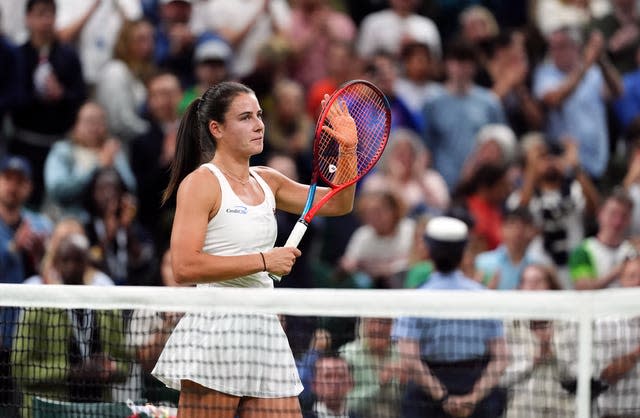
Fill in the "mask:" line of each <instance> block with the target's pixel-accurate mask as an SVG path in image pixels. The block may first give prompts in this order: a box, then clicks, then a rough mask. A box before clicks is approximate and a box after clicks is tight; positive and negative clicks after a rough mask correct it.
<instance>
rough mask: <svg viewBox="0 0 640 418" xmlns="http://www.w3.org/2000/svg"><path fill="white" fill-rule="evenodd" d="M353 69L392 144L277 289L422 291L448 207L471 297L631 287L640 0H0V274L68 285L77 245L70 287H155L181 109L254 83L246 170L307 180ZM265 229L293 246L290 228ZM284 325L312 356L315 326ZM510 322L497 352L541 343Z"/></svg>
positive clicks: (638, 179) (638, 200)
mask: <svg viewBox="0 0 640 418" xmlns="http://www.w3.org/2000/svg"><path fill="white" fill-rule="evenodd" d="M355 78H364V79H368V80H370V81H372V82H374V83H376V84H377V85H378V86H379V87H380V88H381V89H382V90H383V91H384V93H385V94H386V95H387V97H388V99H389V102H390V104H391V111H392V118H393V119H392V121H393V122H392V131H391V136H390V139H389V144H388V146H387V149H386V151H385V153H384V155H383V158H382V160H381V162H380V164H379V165H378V166H377V168H376V169H375V170H374V171H373V172H372V173H370V174H369V175H368V176H366V177H365V178H364V179H363V180H362V181H361V183H360V184H359V186H358V192H357V196H356V199H357V200H356V210H355V211H354V212H353V213H352V214H350V215H347V216H344V217H340V218H326V219H316V220H314V222H313V224H312V225H311V226H310V229H309V231H308V233H307V235H306V236H305V238H304V239H303V240H302V242H301V244H300V248H301V249H302V251H303V257H302V258H301V259H300V260H299V261H298V262H297V263H296V265H295V266H294V269H293V270H292V272H291V274H290V275H289V276H287V277H285V278H284V280H282V282H281V283H279V284H277V286H285V287H336V288H345V287H354V288H403V287H420V286H423V285H424V284H425V283H428V280H429V276H430V274H431V272H432V271H433V265H432V263H431V260H430V254H429V251H428V249H427V248H425V247H424V245H423V242H422V231H423V230H424V225H425V223H426V222H427V220H428V219H430V218H431V217H433V216H436V215H441V214H447V215H449V216H454V217H457V218H459V219H462V220H464V221H465V223H466V224H467V225H469V230H470V234H469V237H468V242H467V246H466V248H465V253H464V257H463V260H462V262H461V265H460V268H461V271H462V272H463V273H464V274H465V275H466V276H467V277H471V278H473V279H474V280H476V281H477V282H479V284H480V285H482V286H484V287H487V288H491V289H505V290H515V289H528V290H530V289H531V284H527V283H526V282H525V279H524V278H525V276H526V273H529V274H530V275H531V274H533V270H531V269H529V267H531V266H533V267H535V268H536V269H538V270H537V273H539V274H543V273H544V274H546V273H547V272H548V271H550V273H549V274H551V277H553V278H554V280H555V281H554V282H553V284H551V282H548V283H546V284H545V285H544V288H545V289H556V288H558V289H577V290H581V289H602V288H610V287H629V286H635V284H631V285H629V284H628V283H631V282H625V283H623V282H621V273H622V271H623V265H624V263H625V260H626V259H628V258H629V256H630V255H633V254H635V253H636V252H637V249H638V239H637V238H638V235H637V234H638V233H640V99H639V98H640V81H639V80H640V2H637V1H635V0H611V1H607V0H537V1H536V0H529V1H513V2H511V1H492V0H465V1H456V2H452V1H444V0H423V1H419V0H389V1H379V0H378V1H376V0H368V1H360V0H358V1H350V0H332V1H325V0H245V1H243V2H242V6H241V7H240V6H239V5H238V2H237V0H140V1H133V0H112V1H105V0H0V128H1V129H0V160H1V162H0V282H2V283H23V282H27V283H44V284H48V283H62V282H63V281H64V280H63V279H64V278H63V277H62V276H61V272H60V271H57V269H56V262H55V254H57V253H58V246H60V245H62V243H64V242H65V240H66V239H67V238H68V237H69V236H72V237H73V236H75V237H76V239H75V241H74V240H72V241H73V242H76V244H77V243H78V242H81V241H82V239H81V238H83V239H86V241H87V247H88V248H86V249H84V246H83V245H76V247H77V246H79V247H81V249H83V251H85V256H86V258H87V260H88V261H87V263H88V264H87V267H86V271H85V272H84V273H83V274H84V276H83V283H85V284H93V285H163V284H164V282H163V277H164V276H165V275H166V272H164V273H163V268H162V267H161V266H162V265H163V263H162V260H163V257H164V258H165V259H166V257H168V252H167V250H168V247H169V239H170V231H171V224H172V216H173V209H174V204H175V203H174V201H172V200H169V201H168V202H166V203H165V205H161V195H162V192H163V190H164V188H165V187H166V185H167V183H168V169H169V167H170V164H171V162H172V160H173V157H174V154H175V146H176V143H175V142H176V132H177V128H178V123H179V120H180V117H181V115H182V113H183V112H184V110H185V109H186V107H187V106H188V105H189V103H190V102H191V101H192V100H193V99H194V98H196V97H199V96H200V95H201V94H202V93H203V92H204V90H205V89H206V88H207V87H208V86H209V85H212V84H215V83H217V82H219V81H223V80H238V81H241V82H244V83H245V84H247V85H248V86H250V87H251V88H252V89H253V90H254V91H255V92H256V94H257V95H258V97H259V99H260V102H261V103H262V105H263V106H264V111H265V117H264V122H265V126H266V129H265V141H264V151H263V153H262V154H260V155H256V156H255V157H254V158H253V160H252V163H254V164H261V165H270V166H273V167H276V168H277V169H278V170H281V171H282V172H284V173H285V174H287V175H288V176H290V177H292V178H294V179H297V180H299V181H301V182H307V181H308V180H309V178H310V174H311V173H310V171H311V159H312V156H311V144H312V140H313V130H314V122H315V120H316V118H317V116H318V113H319V105H320V100H321V98H322V97H323V95H324V94H325V93H331V92H332V91H333V90H334V89H335V88H336V87H337V86H339V85H340V84H341V83H343V82H345V81H346V80H349V79H355ZM277 219H278V225H279V236H278V242H277V245H282V244H283V243H284V241H285V239H286V238H287V234H288V232H289V230H290V228H291V226H292V225H293V224H294V222H295V220H296V216H295V215H291V214H286V213H277ZM59 231H62V232H59ZM74 234H75V235H74ZM73 242H72V243H73ZM82 242H84V241H82ZM633 283H635V282H633ZM16 316H17V311H16V310H14V309H3V310H2V318H3V323H4V324H10V323H13V322H15V320H16ZM63 319H64V320H67V318H63ZM161 322H162V321H161ZM378 322H380V321H378ZM287 324H288V327H287V328H288V330H289V331H291V330H293V329H296V330H297V328H300V329H299V330H297V331H296V332H290V339H291V345H292V347H293V348H294V352H295V353H296V355H300V357H301V356H302V355H301V354H300V353H302V352H303V351H304V350H305V348H306V347H308V345H309V341H310V340H311V339H312V335H313V334H314V331H315V330H316V329H317V326H318V324H316V323H315V322H313V321H311V320H305V319H303V318H288V319H287ZM373 324H374V325H375V324H377V322H374V323H373ZM520 325H521V324H517V323H516V324H514V325H513V326H512V327H508V329H507V332H506V334H507V339H509V338H513V339H515V340H518V343H519V344H525V345H526V344H533V343H532V342H531V341H530V339H531V336H530V335H529V334H531V333H532V332H540V331H539V328H536V329H535V330H534V329H533V328H531V329H530V328H529V327H528V326H527V327H523V328H521V327H520ZM538 325H540V324H538ZM542 325H544V326H543V327H542V328H544V329H546V328H545V327H546V326H547V325H545V324H542ZM332 326H333V329H332ZM350 326H351V333H352V338H347V339H346V340H345V341H342V342H347V341H349V340H353V338H355V334H357V332H356V330H355V329H354V325H353V323H351V324H350ZM368 326H373V325H371V324H370V323H368V322H366V323H363V324H360V328H361V329H360V331H362V330H366V329H367V327H368ZM378 326H382V325H378ZM336 327H339V326H337V325H335V324H329V326H328V327H327V328H329V331H328V332H331V331H334V332H337V330H336V329H335V328H336ZM11 335H12V332H11V330H4V329H3V330H2V336H3V338H2V347H1V348H0V356H1V358H0V364H2V363H5V362H7V361H8V359H9V356H10V351H11V344H12V341H11V338H10V336H11ZM336 335H337V334H336ZM523 335H524V336H523ZM523 338H525V339H526V341H525V342H522V339H523ZM358 341H360V340H358V339H356V341H355V342H354V343H351V344H352V345H351V346H349V345H347V346H345V347H343V352H344V353H346V354H347V357H349V355H348V354H349V352H350V350H352V349H353V344H357V343H358ZM332 344H333V345H334V347H333V348H334V349H338V348H339V346H340V345H341V344H338V343H337V342H336V341H335V340H334V342H333V343H332ZM301 361H302V360H301ZM354 361H355V360H354ZM327 364H329V362H328V361H327V363H326V364H325V365H323V367H325V366H326V365H327ZM339 366H340V364H337V365H334V366H332V367H339ZM547 366H548V367H551V366H549V365H548V364H547V363H545V367H547ZM326 367H328V366H326ZM547 372H548V370H547V369H544V370H542V371H540V372H536V373H540V374H541V375H543V374H544V373H547ZM119 377H122V376H119ZM350 379H351V378H350ZM359 379H360V377H359V375H358V372H357V371H356V372H355V379H354V380H353V379H351V380H349V382H348V384H347V386H348V387H352V386H353V385H354V382H355V385H356V387H357V385H358V381H359ZM315 385H316V387H318V388H320V387H321V386H322V385H321V383H318V382H316V383H315ZM556 389H557V388H553V390H556ZM550 390H551V389H550ZM345 399H346V400H345V402H346V404H352V403H353V402H354V401H353V399H348V398H345ZM511 402H513V403H516V404H517V403H518V402H520V400H517V399H514V400H512V401H511ZM365 406H366V405H365ZM325 407H326V405H325V406H323V408H325ZM356 409H358V408H356Z"/></svg>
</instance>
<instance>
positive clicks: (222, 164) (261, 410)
mask: <svg viewBox="0 0 640 418" xmlns="http://www.w3.org/2000/svg"><path fill="white" fill-rule="evenodd" d="M345 108H346V106H345V107H341V106H335V110H334V109H332V111H331V112H330V117H331V121H332V126H341V128H339V129H338V128H336V130H337V131H334V130H330V129H328V131H329V132H330V133H331V134H332V135H333V136H334V137H335V138H336V140H337V141H338V142H339V144H340V152H341V154H340V158H339V161H338V164H337V166H338V170H339V171H345V170H351V169H355V152H354V150H355V147H356V145H357V132H356V128H355V123H354V121H353V119H352V118H351V117H350V116H349V114H348V113H347V112H346V111H345V110H343V109H345ZM263 141H264V123H263V121H262V109H261V108H260V104H259V103H258V100H257V98H256V96H255V93H254V92H253V91H252V90H251V89H249V88H248V87H246V86H244V85H242V84H239V83H235V82H223V83H220V84H216V85H214V86H212V87H210V88H209V89H208V90H207V91H206V92H205V93H204V94H203V96H202V98H199V99H196V100H195V101H194V102H193V103H192V104H191V105H190V106H189V108H188V110H187V112H186V114H185V116H184V118H183V120H182V121H181V124H180V128H179V130H178V139H177V148H176V157H175V160H174V163H173V166H172V172H171V180H170V182H169V186H168V188H167V190H166V192H165V196H164V197H165V199H167V198H169V197H170V196H171V195H172V194H173V193H174V192H175V191H176V190H177V207H176V214H175V219H174V224H173V231H172V236H171V252H172V255H173V261H172V265H173V270H174V274H175V279H176V281H177V282H179V283H196V284H197V285H198V286H233V287H273V283H272V280H271V279H270V278H269V276H268V273H272V274H275V275H279V276H282V275H286V274H287V273H289V271H290V270H291V267H292V266H293V263H294V262H295V259H296V257H298V256H300V251H299V250H298V249H296V248H283V247H278V248H273V244H274V242H275V239H276V232H277V231H276V220H275V213H274V212H275V209H276V208H278V209H282V210H285V211H288V212H293V213H300V212H301V211H302V209H303V207H304V204H305V200H306V196H307V191H308V188H309V186H307V185H302V184H299V183H296V182H294V181H293V180H291V179H289V178H288V177H286V176H284V175H283V174H281V173H279V172H277V171H275V170H273V169H271V168H268V167H251V168H250V167H249V158H250V157H251V156H252V155H255V154H258V153H260V152H261V151H262V149H263ZM203 148H204V149H205V150H206V149H207V148H208V149H213V156H212V157H211V158H210V162H209V163H207V164H203V165H201V166H200V162H201V161H205V160H206V156H205V155H204V154H203V151H202V150H203ZM326 193H327V189H325V188H318V192H317V193H316V199H320V198H322V196H324V195H325V194H326ZM354 193H355V188H354V187H350V188H348V189H346V190H345V191H343V192H342V193H340V194H338V195H336V197H335V198H334V199H331V200H330V201H329V202H328V203H327V204H326V205H325V206H324V207H323V208H322V209H321V210H320V214H321V215H324V216H332V215H333V216H337V215H342V214H345V213H348V212H349V211H350V210H351V208H352V206H353V199H354ZM153 374H154V375H155V376H156V377H157V378H159V379H160V380H162V381H163V382H165V383H166V384H167V385H168V386H171V387H174V388H176V389H180V391H181V393H180V402H179V414H180V417H181V418H185V417H196V416H205V415H206V416H207V417H229V418H232V417H234V416H239V417H242V418H245V417H258V416H260V417H268V416H272V417H274V418H275V417H300V416H301V414H300V407H299V403H298V399H297V395H298V394H299V393H300V392H301V390H302V385H301V384H300V380H299V377H298V374H297V371H296V368H295V363H294V359H293V355H292V354H291V349H290V348H289V345H288V342H287V339H286V336H285V334H284V332H283V330H282V328H281V326H280V323H279V321H278V319H277V316H275V315H266V314H255V313H246V314H191V315H186V316H185V317H183V319H182V320H181V321H180V323H179V324H178V325H177V327H176V329H175V330H174V332H173V334H172V336H171V337H170V338H169V340H168V342H167V344H166V345H165V348H164V350H163V352H162V354H161V356H160V359H159V360H158V363H157V365H156V367H155V369H154V372H153ZM203 414H204V415H203Z"/></svg>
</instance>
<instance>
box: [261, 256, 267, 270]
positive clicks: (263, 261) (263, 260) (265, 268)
mask: <svg viewBox="0 0 640 418" xmlns="http://www.w3.org/2000/svg"><path fill="white" fill-rule="evenodd" d="M259 254H260V257H262V267H263V268H262V271H267V262H266V261H265V259H264V254H262V252H260V253H259Z"/></svg>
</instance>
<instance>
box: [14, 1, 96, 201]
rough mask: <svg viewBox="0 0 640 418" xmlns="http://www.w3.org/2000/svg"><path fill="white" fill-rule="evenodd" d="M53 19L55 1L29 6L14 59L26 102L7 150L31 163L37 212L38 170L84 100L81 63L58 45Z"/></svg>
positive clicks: (41, 187) (41, 185) (72, 52)
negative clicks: (26, 35)
mask: <svg viewBox="0 0 640 418" xmlns="http://www.w3.org/2000/svg"><path fill="white" fill-rule="evenodd" d="M55 18H56V4H55V1H54V0H29V1H28V2H27V8H26V23H27V27H28V29H29V39H28V40H27V42H26V43H24V44H23V45H22V46H20V48H18V57H17V62H19V63H22V64H23V67H22V72H23V73H22V74H21V75H20V82H21V83H22V85H21V86H20V87H19V88H20V89H21V91H22V92H23V93H24V97H23V101H21V102H19V103H16V105H15V107H14V108H13V113H12V122H13V125H14V127H15V132H14V138H13V141H12V142H10V143H9V147H8V149H9V152H11V153H13V154H17V155H23V156H24V157H25V158H27V159H28V160H29V162H30V163H31V167H32V169H33V174H32V182H33V192H32V194H31V198H30V205H31V206H32V207H34V208H39V206H40V203H41V201H42V198H43V194H44V180H43V172H42V168H43V167H44V161H45V159H46V158H47V154H49V150H50V149H51V146H52V145H53V143H54V142H56V141H57V140H59V139H60V137H62V135H64V134H66V133H67V130H69V129H70V128H71V126H72V125H73V121H74V119H75V117H76V112H77V111H78V108H79V107H80V105H81V104H82V103H83V102H84V99H85V97H86V92H85V85H84V82H83V77H82V68H81V66H80V60H79V59H78V55H77V53H76V52H75V50H73V49H72V48H70V47H68V46H66V45H64V44H62V43H60V42H59V41H58V40H57V39H56V35H55V31H54V22H55Z"/></svg>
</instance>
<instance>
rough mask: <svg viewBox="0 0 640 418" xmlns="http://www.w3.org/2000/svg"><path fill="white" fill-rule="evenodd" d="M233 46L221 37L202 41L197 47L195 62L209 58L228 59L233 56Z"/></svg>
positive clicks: (194, 56) (194, 55)
mask: <svg viewBox="0 0 640 418" xmlns="http://www.w3.org/2000/svg"><path fill="white" fill-rule="evenodd" d="M231 54H232V51H231V47H229V45H228V44H227V43H226V42H225V41H223V40H221V39H215V38H211V39H207V40H204V41H202V42H200V43H199V44H198V45H197V46H196V49H195V52H194V54H193V59H194V60H195V62H203V61H208V60H220V61H227V60H228V59H229V58H231Z"/></svg>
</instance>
